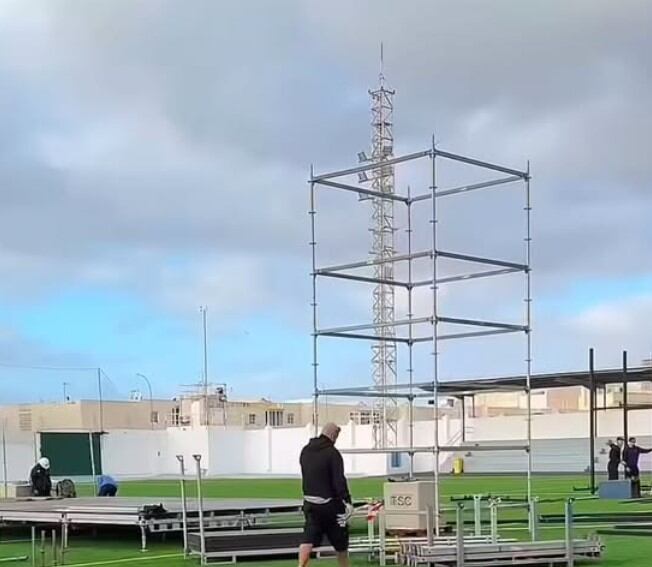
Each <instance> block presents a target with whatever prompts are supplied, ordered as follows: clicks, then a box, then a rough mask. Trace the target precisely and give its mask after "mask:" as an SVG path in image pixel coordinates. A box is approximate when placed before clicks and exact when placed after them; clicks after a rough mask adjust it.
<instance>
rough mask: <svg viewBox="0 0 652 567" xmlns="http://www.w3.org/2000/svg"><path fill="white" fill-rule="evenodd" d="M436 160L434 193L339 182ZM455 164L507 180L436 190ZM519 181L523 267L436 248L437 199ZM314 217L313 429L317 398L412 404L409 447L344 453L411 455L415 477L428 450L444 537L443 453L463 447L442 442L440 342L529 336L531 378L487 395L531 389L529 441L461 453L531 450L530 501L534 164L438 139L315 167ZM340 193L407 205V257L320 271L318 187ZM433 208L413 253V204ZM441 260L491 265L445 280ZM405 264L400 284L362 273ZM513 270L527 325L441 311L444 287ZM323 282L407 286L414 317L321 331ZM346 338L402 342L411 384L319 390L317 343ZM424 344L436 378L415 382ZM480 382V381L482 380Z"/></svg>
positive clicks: (316, 423)
mask: <svg viewBox="0 0 652 567" xmlns="http://www.w3.org/2000/svg"><path fill="white" fill-rule="evenodd" d="M423 159H429V160H430V174H431V183H430V187H429V191H427V192H424V193H422V194H417V195H416V196H412V194H411V191H410V189H409V188H408V191H407V194H406V195H402V194H398V193H383V192H379V191H373V190H371V189H367V188H366V187H359V186H357V185H354V184H351V183H347V182H343V181H341V178H346V177H347V176H351V175H355V174H362V173H364V172H373V171H374V170H377V169H379V168H386V167H388V166H392V167H394V166H398V165H405V164H408V163H410V162H414V161H417V160H423ZM442 159H443V160H452V161H455V162H460V163H463V164H467V165H469V166H473V167H476V168H480V169H484V170H488V171H492V172H499V173H501V174H504V175H505V177H499V178H495V179H489V180H487V181H482V182H478V183H473V184H467V185H462V186H456V187H448V188H438V186H437V161H438V160H442ZM513 183H521V184H522V185H523V186H524V191H523V194H524V195H523V196H524V207H523V210H524V213H525V225H526V227H525V236H524V239H523V240H524V245H525V262H524V263H516V262H511V261H506V260H503V259H496V258H486V257H482V256H476V255H471V254H463V253H459V252H453V251H448V250H442V249H440V247H439V245H438V234H437V232H438V231H437V225H438V207H437V202H438V200H439V199H440V198H444V197H451V196H455V195H464V194H467V193H470V192H474V191H480V190H485V189H491V188H495V187H499V186H503V185H507V184H513ZM309 185H310V211H309V215H310V220H311V240H310V246H311V248H312V274H311V276H312V303H311V306H312V311H313V333H312V338H313V361H312V366H313V400H314V409H313V412H314V413H313V422H314V426H315V431H318V428H319V397H320V396H343V397H360V398H377V399H378V398H391V399H393V400H399V399H403V400H407V402H408V404H409V405H408V409H409V414H408V421H409V443H408V446H406V447H398V446H394V447H375V448H357V449H350V450H344V451H343V452H346V453H352V454H356V453H387V454H390V453H405V454H407V455H409V472H410V476H411V477H412V476H413V474H414V456H415V454H417V453H430V454H433V457H434V466H433V476H434V480H435V503H434V504H435V522H436V524H437V525H436V526H435V530H436V532H437V533H439V523H438V522H439V521H438V518H439V510H440V508H441V507H440V497H439V475H440V470H439V469H440V464H439V456H440V454H441V453H443V452H455V451H459V450H460V447H458V446H446V445H442V444H440V440H439V418H440V412H439V399H440V388H439V386H440V376H439V368H438V367H439V364H438V362H439V356H440V354H439V352H438V345H439V342H440V341H444V340H454V339H466V338H473V337H480V336H489V335H498V334H503V333H523V334H524V336H525V338H526V345H525V373H524V380H523V384H522V385H513V386H509V387H506V388H501V387H498V386H492V387H491V388H490V389H487V390H486V391H517V390H521V391H525V392H526V394H527V432H526V439H527V440H526V443H524V444H523V443H520V444H518V443H517V444H512V445H501V446H496V445H464V446H463V448H467V447H469V448H471V449H472V450H473V451H482V450H487V451H496V450H506V451H507V450H518V451H526V452H527V455H528V461H527V494H528V499H530V498H531V496H532V490H531V477H532V454H531V444H532V443H531V441H532V405H531V370H532V339H531V304H532V297H531V269H530V249H531V240H532V239H531V231H530V217H531V210H532V208H531V204H530V167H529V163H528V166H527V168H526V169H525V170H516V169H512V168H508V167H504V166H502V165H498V164H494V163H490V162H486V161H481V160H478V159H475V158H471V157H467V156H463V155H460V154H455V153H451V152H447V151H444V150H441V149H439V148H437V146H436V144H435V142H434V136H433V140H432V145H431V147H430V148H429V149H425V150H422V151H418V152H414V153H410V154H406V155H403V156H398V157H392V158H390V159H385V160H383V161H381V162H378V161H376V162H365V163H362V164H360V165H357V166H355V167H350V168H347V169H341V170H338V171H331V172H326V173H320V174H315V173H314V170H313V168H312V167H311V170H310V178H309ZM320 187H321V188H326V189H334V190H338V191H344V192H352V193H354V194H357V195H358V196H359V197H361V198H362V199H365V198H369V197H371V198H373V199H386V200H388V201H391V202H392V203H395V204H398V205H399V206H400V205H404V206H406V207H407V233H408V239H407V248H408V249H407V251H406V253H401V254H396V253H395V254H393V255H392V256H391V257H389V258H373V259H367V260H360V261H357V262H348V263H346V264H337V265H331V266H318V264H317V237H316V222H315V221H316V214H317V210H316V192H317V189H318V188H320ZM427 202H429V203H430V212H431V218H430V222H429V224H430V239H431V246H430V249H428V250H421V251H414V250H412V231H413V227H412V207H413V206H415V205H418V204H420V203H427ZM440 259H447V260H453V261H456V262H461V263H472V264H481V265H484V266H488V267H489V269H485V270H477V269H476V270H474V271H470V272H468V273H465V274H462V275H455V276H447V277H441V276H440V275H439V269H438V264H439V260H440ZM417 260H425V261H428V262H430V268H431V270H430V277H428V278H426V279H424V280H414V279H413V277H412V275H413V269H412V268H413V263H414V262H415V261H417ZM398 262H407V267H408V270H407V272H408V277H407V279H406V280H395V279H393V278H391V279H387V278H377V277H373V276H367V275H360V274H359V273H357V272H356V271H357V270H359V269H362V268H369V267H372V266H377V265H379V264H383V263H398ZM512 273H522V274H523V275H524V278H525V298H524V301H525V313H524V321H523V322H521V323H514V322H505V321H485V320H480V319H467V318H458V317H450V316H444V315H442V314H441V313H440V307H439V298H438V290H439V287H440V285H448V284H452V283H455V282H461V281H467V280H474V279H480V278H488V277H494V276H500V275H505V274H512ZM320 278H332V279H336V280H341V281H344V282H347V281H348V282H361V283H371V284H382V285H387V286H395V287H400V288H404V289H406V290H407V294H408V313H407V318H405V319H401V320H396V321H392V322H387V323H380V324H379V323H373V322H372V323H366V322H365V323H361V324H351V325H344V326H339V327H332V328H322V327H320V326H319V324H318V301H317V290H318V281H319V280H320ZM426 286H428V287H429V288H430V289H431V290H432V296H431V305H432V309H431V311H430V312H429V313H426V314H425V315H421V316H418V317H417V316H415V314H414V313H413V298H412V294H413V291H414V290H415V289H416V288H419V287H426ZM440 324H452V325H460V326H462V327H465V328H467V329H468V330H461V331H459V332H449V333H442V332H441V330H440V328H439V326H440ZM424 326H427V327H428V332H427V333H426V334H423V335H417V334H415V327H418V328H421V327H424ZM381 327H382V328H381ZM386 327H391V328H393V329H397V330H401V331H403V334H402V335H400V336H397V335H396V334H389V333H383V332H382V331H383V329H384V328H386ZM328 337H334V338H341V339H358V340H367V341H383V340H388V341H390V342H392V343H394V344H404V345H406V347H407V349H408V360H409V362H408V369H407V373H408V377H409V381H408V383H405V384H393V385H386V386H385V387H383V388H379V387H377V386H361V387H348V388H335V389H320V388H319V387H318V367H319V360H318V344H319V340H320V339H322V338H328ZM418 344H429V345H431V347H432V373H433V375H432V380H429V381H427V382H415V381H414V368H413V348H414V347H415V346H417V345H418ZM480 383H481V382H480ZM417 399H429V400H431V403H432V406H433V443H432V444H431V445H429V446H425V447H423V446H415V444H414V401H415V400H417Z"/></svg>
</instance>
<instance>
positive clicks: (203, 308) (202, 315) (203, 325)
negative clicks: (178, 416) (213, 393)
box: [199, 305, 210, 427]
mask: <svg viewBox="0 0 652 567" xmlns="http://www.w3.org/2000/svg"><path fill="white" fill-rule="evenodd" d="M199 310H200V311H201V318H202V331H203V338H204V384H203V386H204V421H205V425H206V426H207V427H208V426H209V425H210V419H209V416H208V409H209V404H208V338H207V332H206V313H207V311H208V308H207V307H206V306H205V305H202V306H201V307H200V308H199Z"/></svg>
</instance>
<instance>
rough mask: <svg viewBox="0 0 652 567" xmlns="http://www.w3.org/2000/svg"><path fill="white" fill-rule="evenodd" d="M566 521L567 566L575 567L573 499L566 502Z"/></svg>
mask: <svg viewBox="0 0 652 567" xmlns="http://www.w3.org/2000/svg"><path fill="white" fill-rule="evenodd" d="M564 512H565V514H564V519H565V532H564V533H565V539H566V565H567V566H568V567H573V565H574V564H575V550H574V545H573V499H572V498H569V499H568V500H567V501H566V507H565V510H564Z"/></svg>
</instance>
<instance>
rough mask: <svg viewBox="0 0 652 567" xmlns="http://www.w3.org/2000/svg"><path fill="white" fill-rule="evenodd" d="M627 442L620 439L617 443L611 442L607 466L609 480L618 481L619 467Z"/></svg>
mask: <svg viewBox="0 0 652 567" xmlns="http://www.w3.org/2000/svg"><path fill="white" fill-rule="evenodd" d="M624 444H625V440H624V439H623V438H622V437H618V438H617V439H616V442H615V443H614V442H613V441H609V443H607V445H609V463H608V464H607V472H608V473H609V480H618V467H619V466H620V463H621V462H622V450H623V445H624Z"/></svg>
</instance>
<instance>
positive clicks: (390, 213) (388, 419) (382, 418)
mask: <svg viewBox="0 0 652 567" xmlns="http://www.w3.org/2000/svg"><path fill="white" fill-rule="evenodd" d="M381 60H382V59H381ZM378 83H379V84H378V88H376V89H375V90H370V91H369V95H370V96H371V102H372V105H371V127H372V138H371V146H372V147H371V159H370V160H369V161H370V162H371V163H375V164H383V163H384V162H386V161H387V160H391V159H392V157H393V154H394V133H393V114H394V101H393V97H394V91H393V90H391V89H388V88H387V87H386V86H385V77H384V75H383V71H382V67H381V71H380V75H379V80H378ZM359 157H360V160H361V161H363V162H365V161H367V159H366V156H365V155H364V153H361V154H360V155H359ZM358 180H359V182H360V183H366V182H369V181H371V187H372V189H373V191H375V192H376V193H380V194H382V195H393V194H394V167H393V166H392V165H386V166H384V167H378V168H376V169H373V170H371V179H370V178H369V176H368V175H367V173H366V172H361V173H360V175H359V177H358ZM371 201H372V215H371V229H370V230H371V234H372V257H373V259H374V260H376V261H377V263H376V264H375V265H374V277H375V278H376V280H377V283H376V285H375V287H374V290H373V321H374V324H375V325H376V327H375V332H376V334H377V335H378V336H379V337H381V340H378V341H376V342H375V343H374V344H373V345H372V347H371V348H372V357H371V364H372V376H373V383H374V385H375V386H376V387H377V388H378V389H379V390H380V391H382V392H386V391H387V388H388V387H391V386H393V385H394V384H396V381H397V380H396V379H397V369H396V343H395V342H392V340H391V339H392V338H393V337H394V336H395V332H394V327H393V326H392V323H394V320H395V313H394V300H395V292H394V285H393V283H392V282H393V281H394V264H393V263H392V262H387V261H385V260H388V259H390V258H391V257H392V256H393V255H394V232H395V228H394V201H392V200H390V199H385V198H382V197H372V198H371ZM397 410H398V404H397V401H396V399H394V398H388V397H383V398H380V399H378V400H377V401H376V403H375V404H374V411H373V413H372V418H373V432H374V446H375V447H377V448H380V447H387V446H395V445H396V442H397V419H398V415H397V414H398V411H397Z"/></svg>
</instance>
